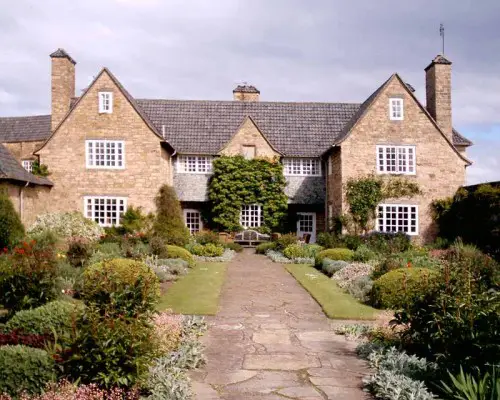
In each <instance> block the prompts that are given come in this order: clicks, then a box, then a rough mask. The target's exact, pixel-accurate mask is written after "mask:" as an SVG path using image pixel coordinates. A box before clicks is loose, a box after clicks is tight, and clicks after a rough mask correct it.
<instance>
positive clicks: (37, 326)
mask: <svg viewBox="0 0 500 400" xmlns="http://www.w3.org/2000/svg"><path fill="white" fill-rule="evenodd" d="M82 311H83V305H82V304H80V303H75V302H68V301H60V300H59V301H52V302H50V303H47V304H45V305H43V306H41V307H37V308H34V309H31V310H23V311H18V312H17V313H16V314H15V315H14V316H13V317H12V318H11V319H10V320H9V321H7V323H6V324H5V330H6V331H13V330H19V331H21V332H23V333H29V334H37V335H44V334H50V335H52V334H56V335H57V337H58V338H59V339H61V338H69V337H70V336H71V333H72V332H73V329H74V327H75V321H76V320H77V318H78V317H79V315H80V314H81V312H82Z"/></svg>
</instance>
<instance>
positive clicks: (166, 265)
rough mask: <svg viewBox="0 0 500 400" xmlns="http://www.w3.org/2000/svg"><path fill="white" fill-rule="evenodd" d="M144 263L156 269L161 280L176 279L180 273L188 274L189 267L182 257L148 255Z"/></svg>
mask: <svg viewBox="0 0 500 400" xmlns="http://www.w3.org/2000/svg"><path fill="white" fill-rule="evenodd" d="M144 263H145V264H146V265H147V266H148V267H149V268H151V269H152V270H153V271H154V273H155V274H156V276H157V277H158V279H159V280H160V282H168V281H174V280H176V279H177V278H178V277H179V276H180V275H186V274H187V272H188V267H189V264H188V263H187V262H186V261H184V260H181V259H180V258H167V259H160V258H158V256H148V257H146V258H145V259H144Z"/></svg>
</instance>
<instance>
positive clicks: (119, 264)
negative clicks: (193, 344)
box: [82, 259, 160, 318]
mask: <svg viewBox="0 0 500 400" xmlns="http://www.w3.org/2000/svg"><path fill="white" fill-rule="evenodd" d="M159 296H160V288H159V283H158V279H157V277H156V274H155V273H154V272H153V271H152V270H151V269H150V268H149V267H148V266H147V265H146V264H144V263H143V262H140V261H135V260H126V259H115V260H109V261H103V262H101V263H99V264H94V265H92V266H90V267H88V268H87V269H86V270H85V272H84V273H83V283H82V298H83V300H84V302H85V304H86V305H88V306H93V307H98V308H99V309H100V310H102V311H103V312H105V314H106V315H107V316H108V317H111V318H114V317H117V316H129V317H134V316H136V315H138V314H147V313H150V312H152V311H153V310H154V309H155V307H156V303H157V302H158V299H159Z"/></svg>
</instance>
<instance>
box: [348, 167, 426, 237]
mask: <svg viewBox="0 0 500 400" xmlns="http://www.w3.org/2000/svg"><path fill="white" fill-rule="evenodd" d="M420 193H421V192H420V189H419V187H418V185H417V183H415V182H413V181H410V180H408V179H403V178H399V177H397V178H396V177H391V178H387V179H383V178H381V177H377V176H375V175H368V176H364V177H361V178H357V179H354V178H352V179H349V180H348V181H347V182H346V185H345V194H346V200H347V203H348V204H349V216H348V217H349V218H348V222H352V224H351V225H352V228H353V230H354V233H358V234H359V233H365V232H367V231H369V230H370V228H371V227H370V223H371V221H373V219H374V218H375V210H376V207H377V205H378V204H379V203H380V202H381V201H382V200H385V199H389V198H398V197H412V196H415V195H417V194H420ZM346 222H347V221H346ZM347 225H349V224H347ZM346 227H347V226H346Z"/></svg>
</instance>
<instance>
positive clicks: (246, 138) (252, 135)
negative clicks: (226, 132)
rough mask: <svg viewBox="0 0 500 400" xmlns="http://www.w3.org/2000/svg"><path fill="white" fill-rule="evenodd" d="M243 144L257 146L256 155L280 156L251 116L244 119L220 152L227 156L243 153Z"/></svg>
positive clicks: (261, 156)
mask: <svg viewBox="0 0 500 400" xmlns="http://www.w3.org/2000/svg"><path fill="white" fill-rule="evenodd" d="M243 146H255V157H260V158H273V157H278V156H279V154H278V153H277V152H276V151H275V150H273V148H272V147H271V145H270V144H269V143H268V141H267V140H266V139H265V138H264V136H262V134H261V133H260V131H259V129H258V128H257V126H255V124H254V123H253V121H252V119H251V118H246V119H245V120H244V121H243V124H242V125H241V127H240V129H239V130H238V132H236V134H235V135H234V136H233V137H232V139H231V140H230V141H229V143H228V144H227V145H226V146H224V148H223V149H222V150H221V152H220V154H221V155H225V156H237V155H243Z"/></svg>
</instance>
